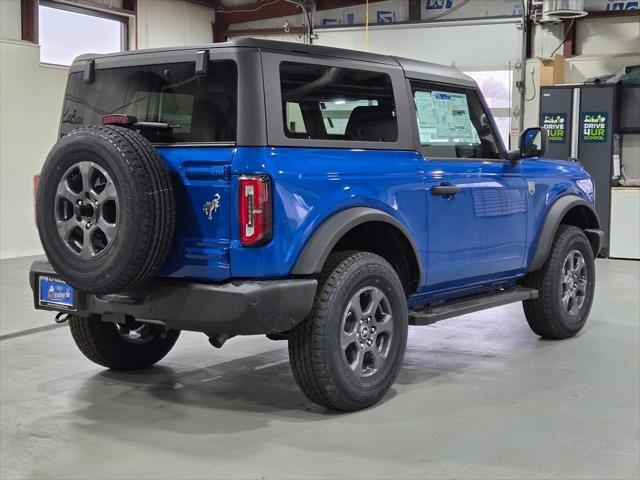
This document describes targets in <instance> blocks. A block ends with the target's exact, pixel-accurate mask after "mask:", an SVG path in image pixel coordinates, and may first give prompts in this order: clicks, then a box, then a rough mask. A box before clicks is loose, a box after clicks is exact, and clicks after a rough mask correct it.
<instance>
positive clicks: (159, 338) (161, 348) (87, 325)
mask: <svg viewBox="0 0 640 480" xmlns="http://www.w3.org/2000/svg"><path fill="white" fill-rule="evenodd" d="M69 327H70V329H71V335H72V336H73V340H74V341H75V343H76V345H77V346H78V348H79V349H80V351H81V352H82V353H83V354H84V356H85V357H87V358H88V359H89V360H91V361H92V362H94V363H97V364H98V365H102V366H103V367H107V368H111V369H113V370H136V369H139V368H145V367H149V366H151V365H153V364H155V363H157V362H159V361H160V360H162V358H164V356H165V355H166V354H167V353H169V351H170V350H171V348H173V345H174V344H175V343H176V340H177V339H178V336H179V335H180V331H179V330H171V329H168V328H165V327H163V326H161V325H152V324H149V323H142V322H137V321H135V320H133V319H127V321H126V322H125V323H122V324H121V323H110V322H103V321H102V320H101V319H100V317H99V316H97V315H96V316H92V317H90V318H85V317H77V316H72V317H71V318H70V319H69Z"/></svg>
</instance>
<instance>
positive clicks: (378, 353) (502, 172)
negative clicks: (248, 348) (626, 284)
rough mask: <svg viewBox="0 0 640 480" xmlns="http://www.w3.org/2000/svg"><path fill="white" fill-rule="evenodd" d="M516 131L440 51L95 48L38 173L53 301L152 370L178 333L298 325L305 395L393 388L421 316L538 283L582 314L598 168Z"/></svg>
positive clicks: (560, 318) (39, 215)
mask: <svg viewBox="0 0 640 480" xmlns="http://www.w3.org/2000/svg"><path fill="white" fill-rule="evenodd" d="M545 133H546V132H545V131H544V130H542V129H540V128H532V129H528V130H526V131H525V132H523V135H522V137H521V142H520V148H519V150H517V151H505V148H504V145H503V143H502V141H501V138H500V136H499V135H498V134H497V130H496V126H495V123H494V121H493V118H492V116H491V114H490V112H489V110H488V108H487V105H486V104H485V102H484V100H483V97H482V94H481V93H480V91H479V90H478V87H477V85H476V84H475V83H474V81H473V80H472V79H471V78H469V77H468V76H466V75H464V74H462V73H460V72H459V71H457V70H455V69H452V68H447V67H443V66H439V65H433V64H429V63H424V62H418V61H413V60H407V59H403V58H395V57H390V56H382V55H373V54H368V53H361V52H355V51H348V50H341V49H333V48H326V47H320V46H311V45H302V44H290V43H283V42H274V41H266V40H253V39H246V40H239V41H236V42H230V43H223V44H213V45H205V46H198V47H188V48H173V49H162V50H146V51H135V52H127V53H119V54H113V55H85V56H81V57H79V58H78V59H76V61H75V62H74V63H73V65H72V66H71V68H70V72H69V79H68V84H67V90H66V95H65V98H64V104H63V112H62V117H61V127H60V139H59V141H58V142H57V144H56V145H55V146H54V147H53V149H52V150H51V153H50V154H49V156H48V158H47V160H46V162H45V163H44V166H43V168H42V172H41V179H40V182H39V186H38V190H37V197H36V219H37V226H38V230H39V234H40V238H41V240H42V244H43V246H44V249H45V252H46V255H47V259H48V261H36V262H34V263H33V265H32V267H31V272H30V283H31V287H32V289H33V292H34V303H35V307H36V308H38V309H45V310H53V311H58V312H61V314H59V316H60V317H61V320H64V319H68V321H69V326H70V329H71V334H72V335H73V338H74V340H75V342H76V344H77V346H78V347H79V349H80V350H81V351H82V353H83V354H84V355H85V356H86V357H87V358H89V359H90V360H92V361H93V362H95V363H97V364H99V365H102V366H104V367H107V368H111V369H116V370H130V369H139V368H145V367H148V366H150V365H152V364H154V363H156V362H158V361H159V360H160V359H162V358H163V357H164V356H165V355H166V354H167V353H168V352H169V350H171V348H172V346H173V345H174V343H175V342H176V340H177V338H178V335H179V333H180V331H181V330H191V331H197V332H203V333H205V334H206V335H207V336H208V337H209V341H210V342H211V344H212V345H214V346H216V347H221V346H222V345H223V344H224V343H225V341H226V340H227V339H229V338H231V337H233V336H235V335H260V334H262V335H266V336H267V337H268V338H270V339H272V340H287V341H288V345H289V355H290V360H291V367H292V369H293V374H294V376H295V379H296V381H297V383H298V385H299V386H300V388H301V389H302V391H303V392H304V393H305V394H306V395H307V397H309V399H310V400H312V401H313V402H316V403H318V404H320V405H323V406H326V407H329V408H332V409H337V410H344V411H352V410H358V409H361V408H365V407H368V406H370V405H373V404H375V403H376V402H378V401H379V400H380V399H381V398H382V397H383V396H384V395H385V393H386V392H387V391H388V390H389V388H390V387H391V385H392V383H393V381H394V379H395V378H396V375H397V374H398V370H399V369H400V367H401V364H402V361H403V356H404V353H405V347H406V342H407V329H408V326H409V325H429V324H433V323H434V322H437V321H440V320H443V319H446V318H449V317H454V316H457V315H462V314H467V313H471V312H475V311H478V310H481V309H487V308H491V307H495V306H499V305H504V304H507V303H512V302H518V301H522V302H523V305H524V312H525V316H526V318H527V321H528V322H529V325H530V326H531V329H532V330H533V331H534V332H535V333H536V334H537V335H540V336H541V337H544V338H551V339H563V338H568V337H572V336H573V335H575V334H576V333H578V332H579V331H580V329H581V328H582V327H583V325H584V324H585V321H586V320H587V317H588V315H589V310H590V308H591V304H592V301H593V295H594V288H595V268H594V258H595V257H596V256H597V254H598V252H599V249H600V243H601V239H602V232H601V230H600V225H599V221H598V218H597V215H596V213H595V211H594V201H595V198H594V195H595V193H594V190H593V181H592V179H591V178H590V177H589V175H588V174H587V173H586V172H585V171H584V169H583V168H582V167H581V165H580V164H579V163H578V162H569V161H558V160H550V159H545V158H543V157H544V152H545V145H546V134H545Z"/></svg>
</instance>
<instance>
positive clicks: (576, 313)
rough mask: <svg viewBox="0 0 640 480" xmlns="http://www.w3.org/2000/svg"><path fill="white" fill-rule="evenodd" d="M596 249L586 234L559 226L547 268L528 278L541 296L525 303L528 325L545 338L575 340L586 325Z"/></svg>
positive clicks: (592, 284) (592, 292) (530, 284)
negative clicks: (592, 246)
mask: <svg viewBox="0 0 640 480" xmlns="http://www.w3.org/2000/svg"><path fill="white" fill-rule="evenodd" d="M595 281H596V270H595V261H594V256H593V250H592V249H591V245H590V243H589V240H588V239H587V237H586V236H585V234H584V232H583V231H582V230H580V229H579V228H577V227H574V226H571V225H560V228H559V229H558V232H557V234H556V238H555V240H554V243H553V246H552V247H551V252H550V253H549V257H548V258H547V260H546V262H545V264H544V266H543V267H542V268H541V269H540V270H538V271H536V272H532V273H530V274H529V275H528V276H527V278H526V279H525V283H526V285H527V286H529V287H533V288H536V289H537V290H538V292H539V297H538V298H536V299H535V300H526V301H524V302H523V306H524V313H525V316H526V318H527V322H528V323H529V326H530V327H531V330H533V331H534V332H535V333H536V334H538V335H540V336H541V337H543V338H549V339H557V340H559V339H564V338H569V337H573V336H574V335H575V334H577V333H578V332H579V331H580V330H581V329H582V327H583V326H584V324H585V322H586V321H587V318H588V317H589V312H590V310H591V304H592V302H593V294H594V291H595Z"/></svg>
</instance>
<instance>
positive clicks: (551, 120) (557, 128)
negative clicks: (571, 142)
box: [542, 113, 567, 143]
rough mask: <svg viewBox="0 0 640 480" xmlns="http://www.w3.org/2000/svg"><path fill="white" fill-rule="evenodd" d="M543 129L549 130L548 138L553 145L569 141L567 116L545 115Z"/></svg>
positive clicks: (564, 114)
mask: <svg viewBox="0 0 640 480" xmlns="http://www.w3.org/2000/svg"><path fill="white" fill-rule="evenodd" d="M542 128H544V129H546V130H547V138H548V139H549V142H551V143H564V142H566V141H567V114H566V113H545V114H543V115H542Z"/></svg>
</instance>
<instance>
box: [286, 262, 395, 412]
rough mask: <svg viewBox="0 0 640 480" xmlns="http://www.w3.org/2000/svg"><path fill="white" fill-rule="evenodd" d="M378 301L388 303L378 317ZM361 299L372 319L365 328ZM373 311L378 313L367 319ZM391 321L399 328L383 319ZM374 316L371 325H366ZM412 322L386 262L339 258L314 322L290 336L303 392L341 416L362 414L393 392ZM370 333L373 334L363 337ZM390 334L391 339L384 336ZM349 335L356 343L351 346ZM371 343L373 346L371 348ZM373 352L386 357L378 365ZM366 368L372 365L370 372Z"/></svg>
mask: <svg viewBox="0 0 640 480" xmlns="http://www.w3.org/2000/svg"><path fill="white" fill-rule="evenodd" d="M359 292H362V293H359ZM379 292H381V293H382V294H383V295H382V296H380V293H379ZM373 296H376V298H382V297H384V298H385V299H386V300H384V299H383V300H380V302H379V304H378V307H375V311H374V306H373V305H374V303H373V299H374V297H373ZM354 299H357V302H358V304H359V306H360V311H362V312H363V314H362V315H363V317H362V318H364V316H366V318H364V320H363V322H364V323H361V324H358V323H357V322H359V320H360V318H358V317H357V316H356V315H355V314H354V313H353V309H355V310H357V307H355V303H354ZM369 300H371V302H372V303H370V304H369V303H368V302H369ZM367 309H371V311H374V313H372V314H371V315H369V316H367V314H366V313H365V312H366V311H367ZM389 314H390V315H391V320H392V322H390V323H389V324H386V327H385V326H384V325H385V323H384V322H383V320H385V319H387V320H388V317H387V316H386V315H389ZM370 316H373V318H371V319H370V322H371V323H367V320H368V319H369V317H370ZM354 321H355V322H356V323H355V324H354ZM378 322H380V323H378ZM407 322H408V313H407V302H406V296H405V292H404V290H403V288H402V284H401V283H400V279H399V278H398V275H397V274H396V272H395V270H394V269H393V267H392V266H391V265H390V264H389V263H388V262H387V261H386V260H384V259H383V258H382V257H379V256H378V255H375V254H373V253H369V252H353V251H350V252H339V253H335V254H332V255H331V256H330V257H329V259H328V260H327V262H326V264H325V267H324V268H323V270H322V273H321V275H320V279H319V284H318V290H317V292H316V298H315V302H314V305H313V309H312V311H311V313H310V315H309V317H307V319H305V320H304V321H303V322H302V323H300V324H299V325H298V326H296V327H295V328H294V329H293V330H292V331H291V332H290V335H289V358H290V361H291V367H292V369H293V373H294V376H295V379H296V381H297V383H298V386H299V387H300V389H301V390H302V391H303V392H304V394H305V395H306V396H307V397H308V398H309V399H310V400H311V401H313V402H315V403H317V404H319V405H321V406H325V407H328V408H331V409H334V410H342V411H355V410H360V409H363V408H366V407H369V406H371V405H374V404H375V403H377V402H378V401H380V400H381V399H382V397H383V396H384V395H385V394H386V393H387V392H388V391H389V389H390V388H391V385H392V384H393V382H394V380H395V378H396V376H397V374H398V371H399V369H400V367H401V365H402V360H403V358H404V353H405V349H406V343H407V330H408V326H407ZM367 326H368V328H369V330H368V332H369V333H367V335H366V336H364V337H363V335H364V332H365V330H364V328H365V327H367ZM372 326H373V327H374V329H373V330H372V329H371V327H372ZM376 326H377V328H378V333H377V334H376V333H375V328H376ZM386 329H390V330H389V331H390V332H391V333H390V334H387V333H385V332H386ZM347 330H348V332H347ZM343 333H344V335H347V334H348V335H349V336H350V338H348V339H347V340H346V341H345V340H344V339H343V337H342V335H343ZM354 335H355V336H354ZM375 335H377V336H375ZM385 335H388V336H387V337H385ZM344 338H346V337H344ZM351 338H353V343H350V344H349V345H348V346H347V347H346V348H345V347H344V346H343V344H342V343H341V342H345V345H346V343H347V342H351V341H352V339H351ZM368 340H371V342H372V345H373V346H368V345H367V341H368ZM378 342H380V343H378ZM354 345H355V347H354ZM362 345H364V346H362ZM373 348H377V350H378V352H379V353H380V352H386V357H385V358H384V359H380V360H376V359H375V358H376V357H375V355H374V353H375V352H374V350H373ZM358 349H361V350H358ZM365 350H366V351H365ZM361 352H362V353H361ZM367 352H368V353H367ZM354 355H355V356H354ZM360 355H362V357H360ZM367 355H368V356H367ZM376 355H377V354H376ZM360 358H362V359H363V361H362V363H361V364H360V363H359V361H360ZM367 358H369V360H367ZM378 361H379V362H380V363H378ZM367 363H368V364H370V366H366V368H365V365H367ZM352 364H353V366H351V365H352ZM376 365H378V366H379V368H377V369H376V368H375V366H376ZM356 372H358V373H356ZM367 372H368V374H367ZM363 375H366V376H363Z"/></svg>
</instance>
